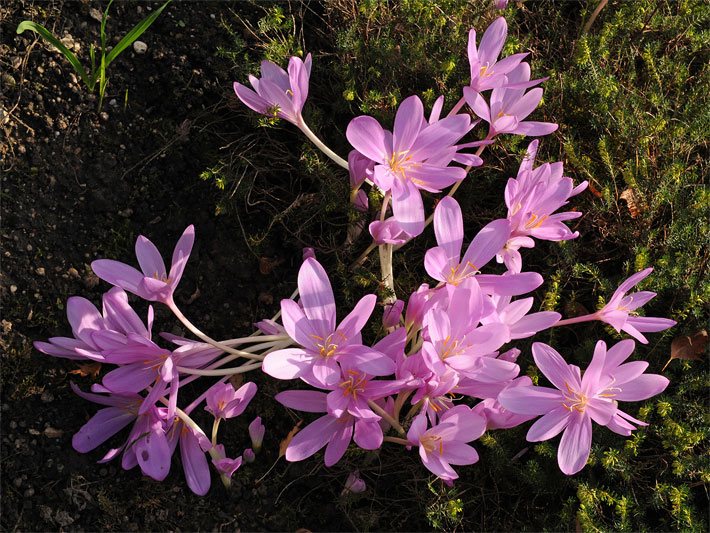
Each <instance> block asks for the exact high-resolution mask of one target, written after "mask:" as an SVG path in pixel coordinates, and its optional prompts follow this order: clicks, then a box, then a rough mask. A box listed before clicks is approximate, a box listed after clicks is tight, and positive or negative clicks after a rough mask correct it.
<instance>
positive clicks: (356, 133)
mask: <svg viewBox="0 0 710 533" xmlns="http://www.w3.org/2000/svg"><path fill="white" fill-rule="evenodd" d="M345 136H346V137H347V138H348V141H349V142H350V144H351V145H352V146H353V148H355V149H356V150H357V151H358V152H360V153H361V154H362V155H364V156H365V157H367V158H369V159H372V160H373V161H375V162H377V163H386V162H387V159H388V151H389V150H391V146H388V145H387V143H386V141H385V131H384V130H383V129H382V126H380V123H379V122H377V120H375V119H374V118H372V117H370V116H367V115H364V116H360V117H355V118H354V119H352V120H351V121H350V124H348V128H347V130H346V132H345Z"/></svg>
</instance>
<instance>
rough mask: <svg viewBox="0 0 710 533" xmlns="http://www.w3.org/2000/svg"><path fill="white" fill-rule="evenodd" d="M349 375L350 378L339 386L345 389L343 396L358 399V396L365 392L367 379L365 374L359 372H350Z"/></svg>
mask: <svg viewBox="0 0 710 533" xmlns="http://www.w3.org/2000/svg"><path fill="white" fill-rule="evenodd" d="M347 375H348V376H350V377H349V378H348V379H347V380H345V381H343V382H342V383H341V384H340V385H339V386H340V387H341V388H342V389H343V396H352V397H353V399H356V398H357V395H358V394H362V393H363V392H365V386H366V385H367V379H366V378H365V375H364V374H363V373H361V372H358V371H357V370H348V371H347Z"/></svg>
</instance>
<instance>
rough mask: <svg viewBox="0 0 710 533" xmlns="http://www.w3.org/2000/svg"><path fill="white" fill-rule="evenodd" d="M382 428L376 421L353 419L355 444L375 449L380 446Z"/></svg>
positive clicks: (365, 448)
mask: <svg viewBox="0 0 710 533" xmlns="http://www.w3.org/2000/svg"><path fill="white" fill-rule="evenodd" d="M382 438H383V435H382V428H381V427H380V424H379V422H378V421H374V420H356V421H355V435H354V440H355V444H357V445H358V446H360V448H362V449H364V450H376V449H378V448H379V447H380V446H382Z"/></svg>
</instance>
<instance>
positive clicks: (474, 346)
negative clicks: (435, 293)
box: [422, 279, 519, 381]
mask: <svg viewBox="0 0 710 533" xmlns="http://www.w3.org/2000/svg"><path fill="white" fill-rule="evenodd" d="M483 302H484V300H483V295H482V294H481V291H480V288H479V287H478V284H477V283H476V281H475V280H474V279H465V280H463V281H462V282H461V284H460V285H458V286H452V287H451V288H450V292H449V301H448V305H447V306H446V308H434V309H431V310H430V311H429V312H428V313H427V314H426V315H425V317H424V325H425V327H426V328H427V329H426V332H427V335H426V337H425V342H424V344H423V345H422V356H423V358H424V361H425V362H426V364H427V366H428V367H429V368H430V369H431V370H432V372H434V373H435V374H437V375H439V376H443V375H445V374H446V372H447V369H452V370H453V371H455V372H458V373H460V374H463V375H465V376H468V377H471V378H474V379H478V380H481V381H506V380H508V379H512V378H514V377H515V376H517V375H518V372H519V368H518V365H516V364H514V363H510V362H508V361H502V360H499V359H495V358H494V357H484V356H486V355H489V354H492V353H493V352H495V351H496V350H497V349H498V348H500V347H501V346H502V345H503V343H505V342H506V340H507V339H506V337H507V334H508V330H507V327H506V326H504V325H503V324H498V323H491V324H486V325H483V326H480V327H479V326H478V324H479V321H480V319H481V318H482V316H483V313H484V303H483Z"/></svg>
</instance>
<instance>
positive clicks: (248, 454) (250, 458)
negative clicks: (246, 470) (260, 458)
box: [242, 448, 256, 464]
mask: <svg viewBox="0 0 710 533" xmlns="http://www.w3.org/2000/svg"><path fill="white" fill-rule="evenodd" d="M242 459H243V460H244V462H245V463H247V464H249V463H253V462H254V461H255V460H256V453H254V450H252V449H251V448H247V449H246V450H244V451H243V452H242Z"/></svg>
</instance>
